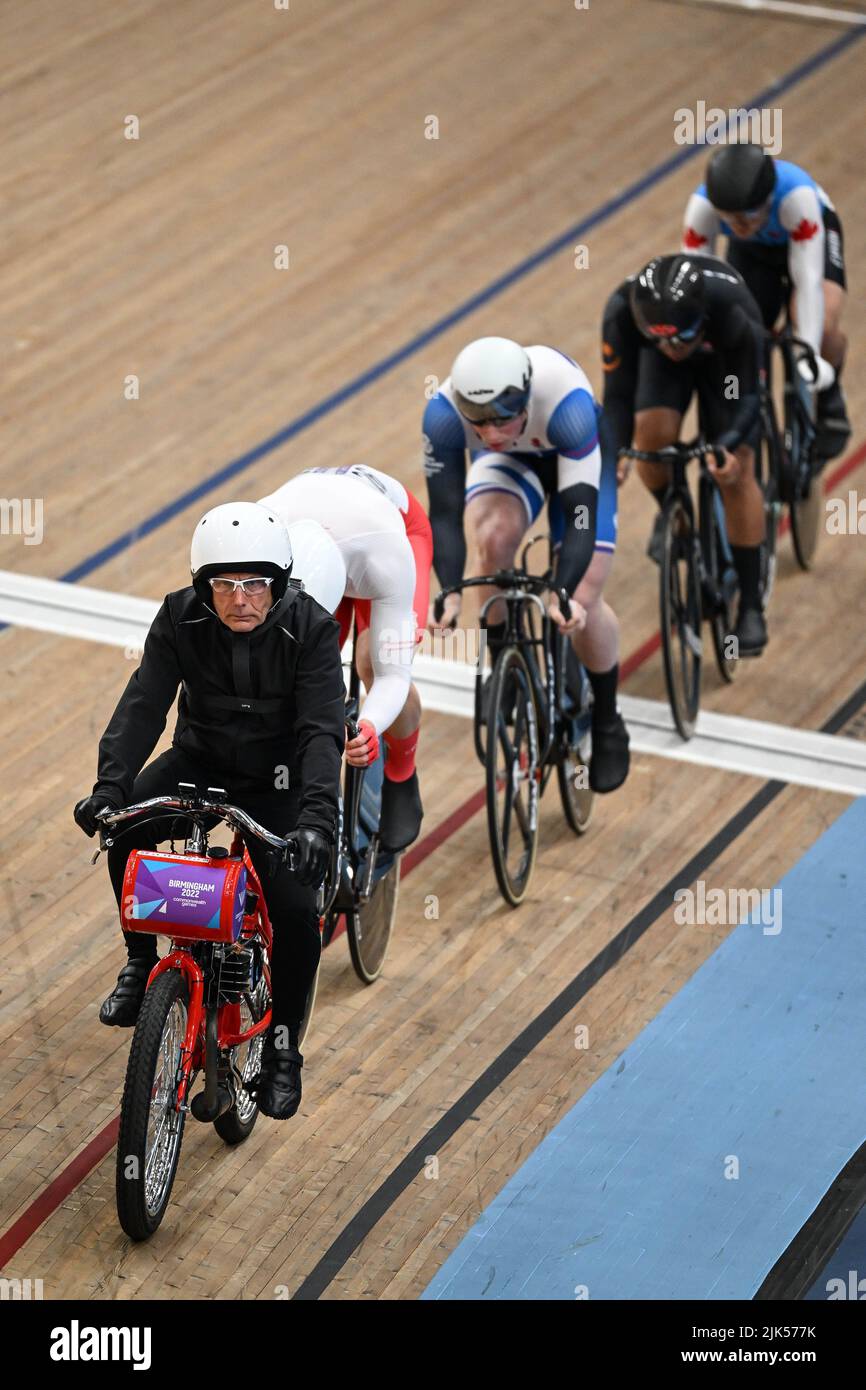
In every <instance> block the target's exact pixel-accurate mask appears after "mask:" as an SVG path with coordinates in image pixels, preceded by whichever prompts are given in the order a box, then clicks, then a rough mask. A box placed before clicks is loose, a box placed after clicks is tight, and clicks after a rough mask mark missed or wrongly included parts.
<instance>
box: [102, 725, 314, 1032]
mask: <svg viewBox="0 0 866 1390" xmlns="http://www.w3.org/2000/svg"><path fill="white" fill-rule="evenodd" d="M178 782H194V783H195V785H196V786H197V787H198V789H199V791H201V792H204V791H205V789H206V788H207V787H209V786H220V787H225V792H226V800H227V801H229V802H230V803H231V804H232V805H234V806H239V807H240V808H241V810H242V811H246V812H247V814H248V815H250V816H252V818H253V820H256V821H258V823H259V825H262V826H264V828H265V829H266V830H270V831H272V832H273V834H275V835H286V834H287V833H288V832H289V830H291V829H293V828H294V827H295V826H296V824H297V819H298V809H299V801H300V798H299V794H298V792H297V791H289V790H288V789H286V790H285V791H278V790H276V789H275V788H273V787H271V786H269V785H268V784H267V783H266V784H265V785H264V786H262V785H261V784H258V785H256V784H252V783H247V784H243V783H235V784H234V786H232V785H231V784H230V785H229V786H225V781H224V779H222V778H221V777H220V776H219V775H218V774H216V773H214V772H213V770H208V769H207V768H205V767H203V766H202V765H201V763H198V762H196V761H195V760H194V759H193V758H190V757H189V756H188V755H187V754H186V753H184V752H182V751H181V749H179V748H169V749H168V750H167V751H166V752H165V753H161V754H160V755H159V757H158V758H155V759H154V760H153V762H152V763H149V764H148V766H147V767H146V768H144V769H143V770H142V771H141V772H140V773H139V775H138V776H137V777H136V779H135V786H134V787H133V792H132V796H131V798H130V802H131V803H132V802H135V801H146V800H147V798H148V797H151V796H175V795H176V794H177V785H178ZM188 826H189V822H188V821H184V820H183V819H182V818H181V819H179V818H178V817H177V816H173V815H161V816H159V817H158V818H157V819H155V820H150V821H149V822H148V823H147V824H142V822H141V821H140V820H134V821H130V822H129V823H128V825H127V828H126V829H125V830H119V831H118V832H117V838H116V840H115V843H114V844H113V845H112V847H111V849H110V850H109V851H108V872H109V874H110V875H111V885H112V887H113V889H114V896H115V897H116V899H117V904H118V908H119V907H120V897H121V893H122V892H123V875H124V871H125V869H126V861H127V859H128V858H129V854H130V851H131V850H133V849H156V847H157V845H158V844H160V843H161V841H163V840H168V839H170V838H171V836H172V828H174V834H175V838H176V839H177V838H182V837H183V836H184V835H185V834H186V830H187V829H188ZM247 848H248V849H249V853H250V858H251V859H252V861H253V865H254V867H255V870H256V873H257V874H258V876H259V879H260V881H261V885H262V888H263V890H264V894H265V901H266V902H267V905H268V913H269V915H270V919H271V926H272V927H273V933H274V942H273V955H272V959H271V982H272V986H273V1023H274V1027H276V1026H277V1025H278V1024H282V1025H284V1026H286V1027H287V1028H289V1030H290V1031H291V1030H294V1029H295V1028H297V1026H298V1024H299V1023H300V1021H301V1019H302V1018H303V1014H304V1009H305V1007H306V1002H307V994H308V992H309V989H310V986H311V985H312V983H313V978H314V976H315V973H316V967H317V966H318V964H319V955H320V953H321V937H320V935H319V918H318V914H317V912H316V890H315V888H310V887H307V886H305V885H304V884H301V883H298V881H297V879H296V878H295V876H294V874H292V873H290V872H289V870H288V869H287V868H285V867H280V868H278V869H277V870H276V871H274V870H273V869H272V867H271V865H270V863H269V860H268V853H267V846H266V845H264V844H262V842H261V841H260V840H258V839H256V838H255V837H253V836H250V838H249V842H248V844H247ZM125 937H126V946H127V951H128V952H129V956H130V959H133V958H135V959H144V960H148V959H149V960H152V961H153V962H154V963H155V962H156V954H157V953H156V936H155V935H151V934H150V933H148V932H128V933H125Z"/></svg>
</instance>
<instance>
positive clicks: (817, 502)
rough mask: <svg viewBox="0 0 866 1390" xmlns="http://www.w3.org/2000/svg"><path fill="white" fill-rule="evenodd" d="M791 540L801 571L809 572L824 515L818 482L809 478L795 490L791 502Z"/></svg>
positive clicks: (813, 561) (812, 563)
mask: <svg viewBox="0 0 866 1390" xmlns="http://www.w3.org/2000/svg"><path fill="white" fill-rule="evenodd" d="M804 494H805V495H804ZM790 514H791V540H792V541H793V542H794V554H795V555H796V557H797V564H798V565H799V566H800V569H801V570H810V569H811V568H812V566H813V565H814V563H815V553H816V551H817V549H818V536H819V533H820V530H821V520H822V517H823V514H824V499H823V496H822V489H821V484H820V482H819V480H818V479H817V478H815V477H812V476H809V478H808V480H807V482H806V484H805V486H801V487H800V488H798V489H797V496H796V498H795V499H794V500H793V501H792V502H791V506H790Z"/></svg>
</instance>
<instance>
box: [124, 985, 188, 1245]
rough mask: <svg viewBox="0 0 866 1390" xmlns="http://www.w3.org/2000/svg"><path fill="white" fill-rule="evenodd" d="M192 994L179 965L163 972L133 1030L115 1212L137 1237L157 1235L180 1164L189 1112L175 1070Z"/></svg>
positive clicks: (141, 1238)
mask: <svg viewBox="0 0 866 1390" xmlns="http://www.w3.org/2000/svg"><path fill="white" fill-rule="evenodd" d="M188 1006H189V995H188V991H187V983H186V979H185V978H184V976H183V974H182V973H181V971H179V970H167V971H166V972H165V973H164V974H163V975H159V976H158V977H157V978H156V980H154V982H153V984H152V985H151V986H150V988H149V989H148V991H147V993H146V994H145V996H144V1002H143V1003H142V1006H141V1012H140V1014H139V1016H138V1022H137V1023H136V1025H135V1032H134V1033H133V1037H132V1047H131V1048H130V1051H129V1062H128V1064H127V1068H126V1084H125V1085H124V1088H123V1099H122V1101H121V1103H120V1133H119V1135H118V1139H117V1214H118V1217H119V1218H120V1224H121V1226H122V1227H123V1229H124V1231H125V1232H126V1234H127V1235H128V1236H130V1237H131V1238H132V1240H146V1239H147V1237H148V1236H150V1235H153V1232H154V1231H155V1230H156V1228H157V1226H158V1225H159V1223H160V1222H161V1221H162V1218H163V1216H164V1215H165V1210H166V1207H167V1206H168V1199H169V1197H170V1196H171V1189H172V1184H173V1183H174V1175H175V1173H176V1172H177V1164H178V1159H179V1158H180V1146H181V1142H182V1140H183V1126H184V1119H185V1113H184V1112H183V1111H182V1110H178V1109H177V1074H178V1068H179V1067H180V1062H181V1053H182V1049H183V1041H184V1036H185V1033H186V1024H187V1010H188Z"/></svg>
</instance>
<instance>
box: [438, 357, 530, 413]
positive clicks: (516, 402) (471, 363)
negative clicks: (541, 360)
mask: <svg viewBox="0 0 866 1390" xmlns="http://www.w3.org/2000/svg"><path fill="white" fill-rule="evenodd" d="M531 379H532V363H531V362H530V360H529V354H528V352H527V351H526V349H525V348H522V347H521V346H520V344H519V343H515V342H513V341H512V339H511V338H476V339H475V341H474V343H468V344H467V345H466V347H465V348H464V349H463V351H462V352H458V354H457V356H456V358H455V359H454V366H453V367H452V368H451V387H452V390H453V392H454V401H455V404H456V406H457V409H458V410H459V411H460V414H461V415H463V416H464V417H465V418H466V419H467V420H469V421H470V423H471V424H474V425H478V424H482V423H483V422H484V421H485V420H513V419H514V418H515V416H517V415H520V414H522V412H523V411H524V410H525V409H526V404H527V401H528V400H529V383H530V381H531Z"/></svg>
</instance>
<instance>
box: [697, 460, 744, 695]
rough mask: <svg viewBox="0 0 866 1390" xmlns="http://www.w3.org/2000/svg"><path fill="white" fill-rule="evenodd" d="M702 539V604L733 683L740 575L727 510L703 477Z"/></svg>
mask: <svg viewBox="0 0 866 1390" xmlns="http://www.w3.org/2000/svg"><path fill="white" fill-rule="evenodd" d="M700 486H701V512H700V515H701V539H702V542H703V552H704V564H705V567H706V576H705V587H704V593H703V595H702V599H703V603H702V607H703V609H704V612H705V613H706V615H707V617H708V618H709V620H710V631H711V633H712V635H713V650H714V652H715V654H716V665H717V666H718V668H719V674H720V676H721V677H722V680H724V681H727V682H728V683H730V682H731V681H732V680H733V679H734V677H735V676H736V674H737V655H736V648H735V646H734V644H733V643H732V642H731V640H730V637H731V633H732V632H733V630H734V621H735V618H734V602H735V599H736V594H737V575H736V571H735V570H734V568H733V565H732V564H731V563H730V562H729V561H728V560H727V557H726V555H725V539H726V532H725V529H724V528H725V512H724V507H723V504H722V499H721V497H720V496H719V490H718V488H717V487H715V486H714V485H713V483H712V482H711V481H710V479H709V478H706V477H702V478H701V484H700Z"/></svg>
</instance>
